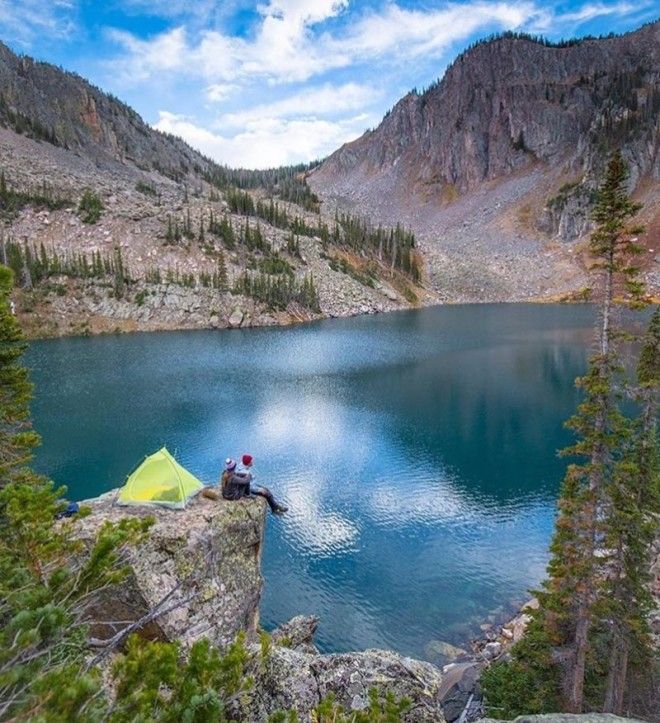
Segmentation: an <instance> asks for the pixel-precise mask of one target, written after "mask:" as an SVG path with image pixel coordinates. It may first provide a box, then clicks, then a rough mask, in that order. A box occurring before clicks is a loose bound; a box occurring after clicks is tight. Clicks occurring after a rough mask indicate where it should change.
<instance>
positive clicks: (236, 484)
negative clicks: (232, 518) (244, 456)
mask: <svg viewBox="0 0 660 723" xmlns="http://www.w3.org/2000/svg"><path fill="white" fill-rule="evenodd" d="M249 494H250V477H249V476H246V475H242V474H238V473H237V472H223V474H222V496H223V497H224V499H226V500H240V499H241V497H247V496H248V495H249Z"/></svg>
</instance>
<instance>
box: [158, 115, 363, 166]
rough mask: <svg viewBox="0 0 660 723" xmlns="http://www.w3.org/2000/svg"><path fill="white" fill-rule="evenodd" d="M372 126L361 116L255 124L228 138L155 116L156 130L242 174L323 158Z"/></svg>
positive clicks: (189, 123) (185, 121)
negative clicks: (178, 138)
mask: <svg viewBox="0 0 660 723" xmlns="http://www.w3.org/2000/svg"><path fill="white" fill-rule="evenodd" d="M371 120H372V119H370V117H369V116H367V115H363V114H361V115H357V116H354V117H351V118H348V119H342V120H339V121H329V120H325V119H321V118H312V119H294V120H289V119H286V118H264V119H254V120H251V121H249V122H247V123H246V124H245V126H244V128H243V130H242V131H241V132H239V133H236V134H235V135H233V136H232V135H223V134H221V133H214V132H212V131H210V130H208V129H207V128H203V127H201V126H200V125H197V124H196V123H195V121H194V120H193V119H191V118H189V117H186V116H183V115H177V114H174V113H169V112H167V111H160V113H159V119H158V122H157V123H156V124H155V127H156V128H158V130H161V131H164V132H166V133H172V134H174V135H176V136H179V137H181V138H183V140H184V141H186V142H187V143H189V144H190V145H191V146H193V147H194V148H197V149H198V150H200V151H201V152H202V153H204V154H206V155H208V156H210V157H211V158H214V159H215V160H217V161H219V162H220V163H226V164H228V165H230V166H236V167H243V168H272V167H275V166H285V165H288V164H291V163H298V162H301V161H309V160H313V159H315V158H323V157H324V156H327V155H328V154H329V153H331V152H332V151H334V150H335V149H336V148H338V147H339V146H340V145H342V144H343V143H346V142H347V141H350V140H352V139H354V138H356V137H357V136H359V135H360V134H361V133H363V132H364V130H365V128H366V127H367V126H368V125H369V124H370V122H371Z"/></svg>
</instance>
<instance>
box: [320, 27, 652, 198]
mask: <svg viewBox="0 0 660 723" xmlns="http://www.w3.org/2000/svg"><path fill="white" fill-rule="evenodd" d="M659 60H660V23H655V24H653V25H649V26H647V27H644V28H642V29H640V30H639V31H637V32H635V33H628V34H627V35H623V36H621V37H617V38H611V39H604V40H585V41H582V42H579V43H576V44H574V45H571V46H569V47H559V48H558V47H547V46H545V45H543V44H541V43H538V42H535V41H533V40H528V39H522V38H511V37H504V38H501V39H499V40H495V41H492V42H486V43H482V44H479V45H477V46H476V47H475V48H473V49H472V50H469V51H467V52H465V53H463V54H462V55H460V56H459V57H458V58H457V60H456V61H455V62H454V63H453V64H452V66H451V67H450V68H449V70H447V73H446V75H445V76H444V78H443V79H442V81H441V82H439V83H438V84H437V85H435V86H433V87H431V88H430V89H429V90H427V91H426V92H425V93H423V94H422V95H417V94H416V93H410V94H409V95H407V96H405V97H404V98H403V99H402V100H401V101H399V103H398V104H397V105H396V106H395V107H394V108H393V109H392V111H391V112H390V113H389V114H388V115H387V116H386V117H385V119H384V120H383V122H382V123H381V125H380V126H379V127H378V128H377V129H376V130H375V131H372V132H368V133H366V134H365V135H364V136H362V138H360V139H358V140H357V141H355V142H353V143H349V144H347V145H346V146H343V147H342V148H340V149H339V150H338V151H336V152H335V153H334V154H333V155H332V156H330V157H329V158H328V160H326V161H325V162H324V163H323V165H322V166H321V168H320V169H319V170H318V171H317V172H316V173H315V178H317V179H319V185H322V182H323V180H324V179H327V187H328V188H331V187H332V184H333V182H334V184H335V185H336V187H337V188H338V189H341V187H342V184H346V185H347V186H349V187H350V185H351V183H352V182H355V179H356V178H357V177H361V178H363V179H364V180H366V182H367V184H368V185H375V184H376V182H377V179H379V177H381V176H386V175H388V174H392V175H396V176H397V178H398V179H399V181H405V187H406V190H407V191H409V190H412V189H417V190H419V191H422V192H423V193H428V194H438V195H441V194H442V192H443V189H444V190H445V192H446V195H447V198H446V200H451V199H450V198H449V197H448V196H450V195H451V194H450V192H449V189H448V187H451V189H452V190H453V191H459V192H465V191H468V190H470V189H473V188H475V187H476V186H477V185H479V184H481V183H482V182H483V181H487V180H492V179H498V178H501V177H502V176H505V175H509V174H511V173H512V172H514V171H516V170H517V169H521V168H525V167H529V166H531V165H533V164H534V163H535V162H537V161H543V162H546V163H566V168H567V170H573V171H576V172H580V173H583V172H585V171H589V170H592V168H593V166H594V165H597V164H599V162H602V160H603V159H602V157H601V155H602V154H600V155H599V153H598V150H597V148H596V144H597V143H599V142H603V141H605V142H607V141H608V140H614V138H613V136H614V135H615V131H614V129H613V128H605V127H604V126H605V125H606V122H609V123H612V124H614V125H617V124H623V119H624V118H627V119H628V120H627V126H628V129H629V130H627V131H626V129H619V131H618V132H617V134H616V135H617V137H616V140H617V141H619V142H620V141H623V142H624V143H626V144H627V145H629V146H630V151H629V152H628V155H629V157H630V159H629V160H630V162H631V163H632V165H633V171H632V178H631V183H632V184H633V185H636V184H637V183H638V181H639V180H640V178H641V177H642V176H644V175H645V174H649V173H650V174H651V175H652V176H653V177H654V178H655V179H656V180H659V179H660V161H659V160H658V154H657V137H656V135H657V130H658V128H657V116H656V114H655V112H654V108H655V106H654V103H658V101H659V100H660V99H659V98H657V97H655V96H656V95H657V88H656V87H655V86H656V84H657V81H658V79H659V78H660V70H659ZM654 90H655V93H654ZM627 103H630V104H632V105H634V107H635V110H632V109H630V108H629V109H628V113H625V112H624V109H626V108H627V107H628V106H627V105H626V104H627ZM619 109H621V111H620V112H621V117H620V118H619V117H618V116H617V112H618V110H619ZM599 126H601V127H603V135H600V134H598V128H599ZM633 130H634V131H635V132H636V133H639V134H640V135H641V137H640V138H637V139H635V140H633ZM365 192H368V189H365Z"/></svg>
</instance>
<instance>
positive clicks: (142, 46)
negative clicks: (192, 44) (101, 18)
mask: <svg viewBox="0 0 660 723" xmlns="http://www.w3.org/2000/svg"><path fill="white" fill-rule="evenodd" d="M108 36H109V38H110V39H111V40H114V41H115V42H117V43H119V44H121V45H123V46H124V47H125V48H126V50H127V51H128V52H129V57H130V60H126V61H124V62H121V63H120V64H119V65H118V69H120V70H121V71H122V72H123V73H124V74H125V77H126V79H127V80H128V79H129V78H130V79H131V80H132V81H133V82H140V81H143V80H146V79H147V78H149V77H150V76H151V75H153V74H154V73H159V72H163V71H173V70H180V69H181V68H182V66H183V65H184V64H185V62H186V58H187V56H188V53H189V50H188V46H187V42H186V31H185V28H183V27H177V28H172V30H168V31H167V32H166V33H161V34H160V35H157V36H156V37H154V38H152V39H151V40H140V39H139V38H137V37H135V36H134V35H132V34H131V33H128V32H125V31H123V30H110V31H109V32H108Z"/></svg>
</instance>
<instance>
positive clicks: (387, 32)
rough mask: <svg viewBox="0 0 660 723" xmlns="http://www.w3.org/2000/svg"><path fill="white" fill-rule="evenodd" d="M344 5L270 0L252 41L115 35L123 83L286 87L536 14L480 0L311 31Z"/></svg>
mask: <svg viewBox="0 0 660 723" xmlns="http://www.w3.org/2000/svg"><path fill="white" fill-rule="evenodd" d="M347 7H348V3H347V2H346V0H342V1H341V2H337V1H336V0H313V2H308V1H303V0H271V1H270V2H269V3H268V4H267V5H263V6H259V11H260V13H261V16H262V19H261V24H260V25H259V27H258V29H257V32H256V33H255V35H254V36H253V37H251V38H244V37H237V36H231V35H227V34H225V33H222V32H219V31H217V30H206V31H204V32H202V33H201V34H200V35H199V37H198V40H197V42H194V41H192V42H191V40H190V38H188V37H187V34H186V32H185V30H184V28H183V27H179V28H174V29H171V30H168V31H166V32H165V33H162V34H160V35H157V36H155V37H153V38H152V39H150V40H140V39H137V38H135V37H134V36H131V35H130V34H129V33H126V32H118V31H115V32H114V33H113V38H114V39H115V40H116V41H117V42H118V43H119V44H121V45H122V46H123V47H124V48H125V49H126V51H128V54H127V56H125V57H124V58H123V59H121V60H120V64H121V65H122V66H123V68H124V71H125V73H126V75H127V77H131V78H134V79H142V78H143V77H144V75H145V74H148V73H150V72H158V71H162V70H172V69H174V68H177V69H179V70H180V71H181V72H183V73H186V74H192V75H201V76H203V77H205V78H207V79H209V80H212V81H213V82H214V83H222V82H233V81H235V80H236V79H238V78H249V77H261V78H266V79H267V80H268V81H269V82H271V83H285V82H287V83H291V82H300V81H305V80H307V79H309V78H310V77H312V76H314V75H318V74H321V73H324V72H326V71H328V70H332V69H336V68H342V67H346V66H349V65H353V64H355V63H360V62H365V61H374V60H376V59H390V60H397V61H398V60H400V59H405V58H412V57H417V56H420V55H423V54H429V53H431V54H432V53H440V52H441V51H442V50H443V49H444V48H446V46H447V45H448V44H449V43H451V42H452V41H454V40H458V39H461V38H466V37H468V36H469V35H470V34H471V33H473V32H474V31H475V30H477V29H478V28H479V27H482V26H487V25H497V26H499V27H502V28H511V27H518V26H520V25H522V24H523V23H525V22H526V21H528V20H530V19H531V18H532V17H533V16H534V15H535V13H537V12H538V11H537V10H536V7H535V6H534V5H533V4H532V3H530V2H527V3H506V2H489V1H488V0H478V1H477V2H472V3H471V4H469V5H458V4H450V5H447V6H446V7H444V8H442V9H433V10H410V9H406V8H401V7H399V6H398V5H396V4H395V3H390V4H387V5H385V6H384V8H382V9H381V10H380V11H378V12H377V11H370V12H367V13H365V14H363V15H362V16H360V17H356V18H355V20H353V21H352V22H351V23H349V24H347V25H346V26H344V27H343V29H342V31H341V34H339V33H335V34H332V33H329V32H327V31H326V32H316V26H317V25H319V24H320V23H322V22H323V21H325V20H328V19H330V18H333V17H335V16H337V15H339V14H341V13H342V12H343V11H345V10H346V8H347Z"/></svg>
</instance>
